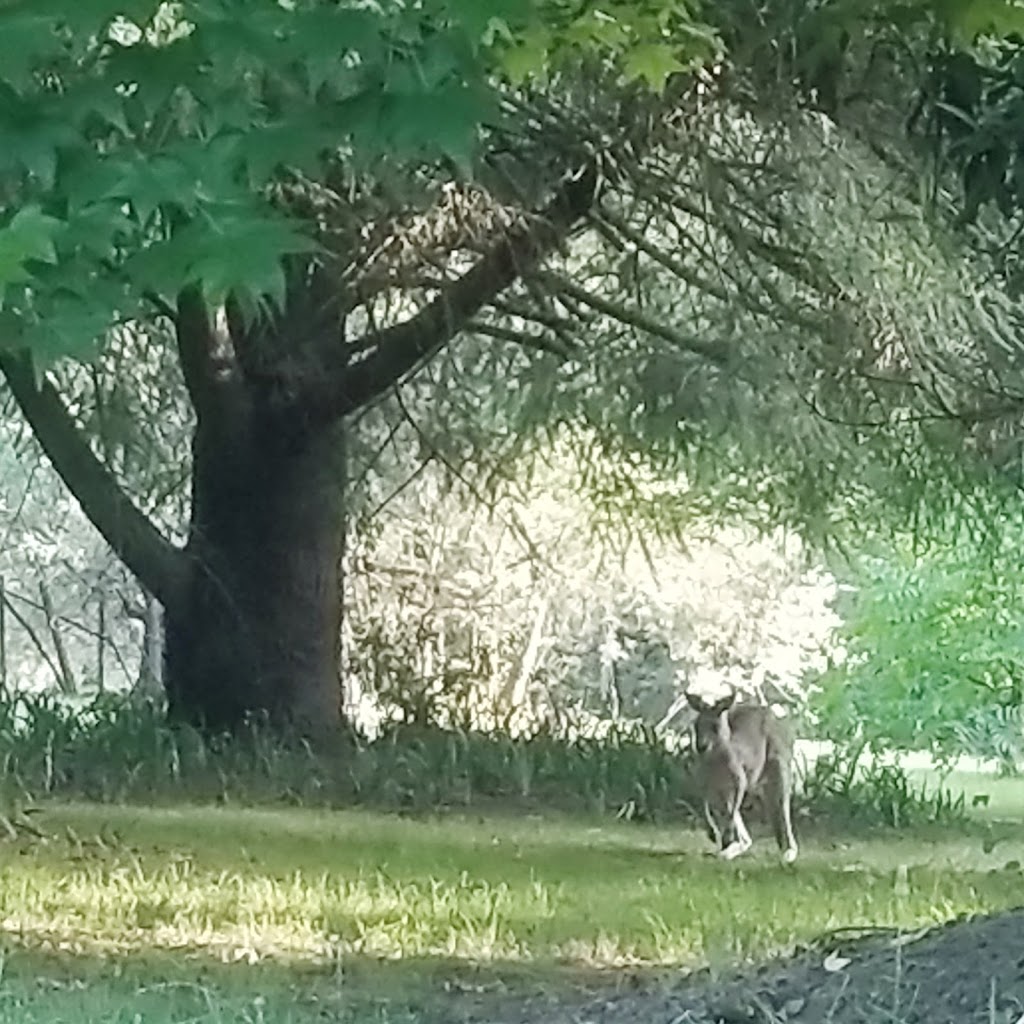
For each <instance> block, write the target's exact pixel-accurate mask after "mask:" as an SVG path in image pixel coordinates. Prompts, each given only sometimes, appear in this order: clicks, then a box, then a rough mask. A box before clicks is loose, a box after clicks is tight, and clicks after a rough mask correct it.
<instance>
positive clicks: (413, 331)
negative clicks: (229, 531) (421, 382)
mask: <svg viewBox="0 0 1024 1024" xmlns="http://www.w3.org/2000/svg"><path fill="white" fill-rule="evenodd" d="M597 185H598V171H597V167H596V165H594V164H589V165H587V166H586V167H585V168H583V169H582V170H581V171H580V172H579V173H578V174H576V175H574V176H573V177H571V178H569V179H567V180H566V181H565V182H564V183H563V184H562V186H561V187H560V188H559V190H558V192H557V194H556V196H555V198H554V199H553V200H552V201H551V202H550V203H549V204H548V205H547V206H546V207H545V208H544V210H543V211H542V212H541V213H540V215H539V216H538V217H535V218H531V220H530V223H529V224H527V225H524V226H522V227H519V228H516V229H515V230H512V231H510V232H509V233H508V234H507V235H506V237H504V238H503V239H502V240H501V241H499V242H497V243H496V244H495V245H494V246H493V248H491V250H490V251H489V252H488V253H487V254H486V255H485V256H484V257H482V258H481V259H480V260H479V261H478V262H477V263H476V264H475V265H474V266H473V267H472V268H471V269H470V270H468V271H466V273H465V274H463V275H462V276H461V277H460V278H458V279H457V280H456V281H453V282H452V284H451V285H449V286H448V287H447V288H445V289H444V291H443V292H442V293H441V294H440V295H439V296H438V297H437V298H436V299H434V300H433V301H432V302H430V303H429V304H428V305H427V306H425V307H424V308H423V309H422V310H420V312H419V313H417V314H416V315H415V316H413V317H411V318H410V319H408V320H406V321H404V322H403V323H400V324H396V325H395V326H393V327H389V328H387V329H386V330H384V331H381V332H380V333H379V334H378V335H377V336H376V337H375V338H372V339H371V340H372V342H373V345H374V351H373V354H372V355H369V356H367V357H366V358H364V359H362V360H360V361H358V362H355V363H352V364H350V365H348V366H347V367H342V368H339V370H338V372H337V373H335V374H332V375H330V377H329V378H328V377H327V376H326V375H325V378H324V379H323V380H322V381H318V382H316V383H314V384H313V385H312V386H311V387H309V388H307V389H304V391H303V393H302V395H301V396H300V397H299V398H298V400H297V401H296V402H295V403H294V405H293V406H291V407H289V408H288V409H287V410H286V417H287V419H291V418H292V417H294V421H295V422H299V423H302V424H304V427H305V429H316V427H317V426H322V425H324V424H326V423H330V422H333V421H334V420H337V419H339V418H340V417H342V416H346V415H348V414H349V413H351V412H354V411H355V410H357V409H359V408H362V407H364V406H366V405H369V404H371V403H372V402H373V401H375V400H376V399H377V398H379V397H380V396H381V395H382V394H383V393H384V392H386V391H387V390H389V389H390V388H392V387H394V385H395V384H397V383H399V382H400V381H401V380H402V379H403V378H404V377H406V376H408V374H410V373H412V372H413V371H414V370H415V369H416V368H417V367H419V366H420V365H421V364H422V363H424V362H425V361H426V360H428V359H430V358H431V357H432V356H434V355H435V354H436V353H437V352H438V351H439V350H440V349H441V348H443V347H444V345H445V344H447V343H448V342H449V341H450V340H451V339H452V338H453V337H455V335H456V334H458V333H459V331H461V330H463V329H464V328H465V327H466V326H467V324H468V323H469V321H470V320H471V319H472V318H473V317H474V316H475V315H476V314H477V313H478V312H479V311H480V309H481V308H483V307H484V306H486V305H487V303H489V302H490V301H491V300H492V299H494V298H495V296H497V295H498V294H499V293H500V292H502V291H503V290H504V289H505V288H507V287H508V286H509V285H510V284H512V283H513V282H514V281H516V280H517V279H518V278H519V277H520V276H521V275H522V274H523V273H524V272H526V271H529V270H531V269H533V268H534V267H535V266H536V265H537V264H538V263H539V262H540V261H541V260H542V259H543V258H544V257H545V256H546V255H547V254H548V253H549V252H550V251H551V250H552V249H554V248H555V247H556V246H557V245H558V243H559V242H560V241H561V240H562V239H563V238H564V237H565V236H566V234H567V233H568V232H569V230H570V229H571V228H572V226H573V225H574V224H575V223H576V222H577V221H579V220H580V218H581V217H583V216H584V215H585V214H586V212H587V210H589V209H590V206H591V204H592V203H593V201H594V196H595V194H596V191H597ZM287 419H286V421H287Z"/></svg>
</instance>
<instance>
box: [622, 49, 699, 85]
mask: <svg viewBox="0 0 1024 1024" xmlns="http://www.w3.org/2000/svg"><path fill="white" fill-rule="evenodd" d="M623 65H624V66H623V73H624V75H625V77H626V79H627V80H629V81H635V80H637V79H641V80H643V81H645V82H646V83H647V84H648V85H649V86H650V87H651V88H652V89H653V90H654V91H655V92H658V93H661V92H663V91H664V89H665V83H666V82H667V81H668V79H669V76H671V75H674V74H676V72H679V71H685V70H686V66H685V65H684V64H683V63H682V62H681V61H680V60H679V57H678V56H677V54H676V48H675V47H674V46H671V45H669V44H668V43H644V44H641V45H639V46H634V47H631V48H630V49H629V50H627V52H626V55H625V58H624V61H623Z"/></svg>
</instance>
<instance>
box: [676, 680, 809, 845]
mask: <svg viewBox="0 0 1024 1024" xmlns="http://www.w3.org/2000/svg"><path fill="white" fill-rule="evenodd" d="M686 700H687V703H689V705H690V707H691V708H693V709H694V711H696V712H697V719H696V721H695V722H694V724H693V738H694V747H695V749H696V751H697V757H698V761H699V764H700V770H701V776H702V785H703V788H704V816H705V818H706V819H707V822H708V829H709V835H710V836H711V838H712V839H713V840H714V842H715V843H716V845H717V846H718V848H719V856H720V857H723V858H725V859H726V860H732V859H733V858H734V857H738V856H739V855H740V854H742V853H746V852H747V850H749V849H750V846H751V838H750V833H749V832H748V831H747V826H746V825H745V824H744V822H743V817H742V815H741V814H740V808H741V806H742V804H743V798H744V797H745V796H746V795H747V793H749V792H750V791H751V790H753V789H755V788H756V787H761V789H762V791H763V793H764V796H765V801H766V804H767V807H768V816H769V818H770V820H771V823H772V828H773V830H774V832H775V840H776V842H777V843H778V844H779V849H780V850H781V851H782V857H783V860H784V861H786V863H792V862H793V861H794V860H796V857H797V844H796V839H795V837H794V836H793V821H792V812H791V797H792V786H793V782H792V780H793V734H792V730H791V729H790V726H789V723H788V722H786V721H784V720H783V719H780V718H777V717H776V716H775V715H774V714H772V711H771V709H770V708H768V707H766V706H765V705H763V704H736V703H735V701H736V694H732V695H730V696H729V697H723V698H722V699H721V700H718V701H715V703H714V704H707V703H706V702H705V701H704V700H702V699H701V698H700V697H698V696H696V695H695V694H690V693H688V694H687V695H686Z"/></svg>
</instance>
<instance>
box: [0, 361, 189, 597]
mask: <svg viewBox="0 0 1024 1024" xmlns="http://www.w3.org/2000/svg"><path fill="white" fill-rule="evenodd" d="M0 373H3V375H4V377H5V378H6V380H7V383H8V385H9V387H10V389H11V392H12V393H13V395H14V397H15V399H16V401H17V403H18V405H19V406H20V407H21V411H22V413H23V414H24V416H25V419H27V420H28V422H29V425H30V426H31V427H32V431H33V433H34V434H35V436H36V439H37V440H38V441H39V443H40V445H42V448H43V450H44V451H45V452H46V454H47V456H48V457H49V459H50V462H51V463H52V464H53V467H54V469H56V470H57V472H58V473H59V474H60V477H61V479H62V480H63V481H64V483H65V484H66V485H67V488H68V490H70V491H71V493H72V494H73V495H74V497H75V498H76V499H77V501H78V503H79V505H81V507H82V511H83V512H85V514H86V515H87V516H88V517H89V519H90V521H91V522H92V524H93V526H95V527H96V529H97V530H99V532H100V533H101V534H102V535H103V537H104V538H105V540H106V541H107V543H108V544H109V545H110V546H111V547H112V548H113V549H114V552H115V553H116V554H117V556H118V557H119V558H120V559H121V561H122V562H124V564H125V565H126V566H127V567H128V569H129V570H130V571H131V572H132V573H134V575H135V576H136V577H137V578H138V579H139V581H140V582H141V583H142V585H143V586H144V587H146V589H147V590H149V591H150V593H152V594H155V595H156V596H157V597H158V598H159V600H160V601H161V603H162V604H163V605H164V606H165V607H167V606H168V605H171V606H173V605H174V604H175V603H176V601H177V595H178V593H179V591H180V588H181V586H182V584H183V581H184V573H185V564H186V563H185V556H184V554H183V553H182V552H181V551H179V550H178V549H177V548H176V547H174V545H172V544H171V543H170V542H169V541H168V540H167V539H166V538H165V537H164V536H163V535H162V534H161V533H160V532H159V531H158V530H157V529H156V527H154V526H153V524H152V523H151V522H150V521H149V520H148V519H147V518H146V517H145V516H144V515H143V514H142V513H141V512H140V511H139V510H138V509H137V508H136V507H135V505H134V504H133V503H132V500H131V499H130V498H129V497H128V495H127V494H125V493H124V491H123V490H122V489H121V488H120V487H119V486H118V484H117V481H116V480H115V479H114V478H113V476H112V475H111V473H110V471H109V470H108V469H107V467H106V466H104V465H103V463H102V462H100V460H99V459H98V458H97V457H96V456H95V454H94V453H93V451H92V449H91V448H90V447H89V445H88V444H87V443H86V441H85V439H84V438H83V436H82V435H81V433H80V432H79V430H78V428H77V427H76V425H75V423H74V420H73V419H72V418H71V415H70V413H69V412H68V410H67V408H66V407H65V406H64V403H63V401H62V400H61V397H60V395H59V394H57V391H56V389H55V388H54V386H53V385H52V384H51V383H50V382H49V381H48V380H43V381H42V382H41V385H40V386H39V387H38V388H37V387H36V381H35V377H34V375H33V372H32V369H31V366H30V364H29V362H28V360H27V359H25V358H22V357H19V356H16V355H11V354H0Z"/></svg>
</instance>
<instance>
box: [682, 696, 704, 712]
mask: <svg viewBox="0 0 1024 1024" xmlns="http://www.w3.org/2000/svg"><path fill="white" fill-rule="evenodd" d="M686 703H687V704H689V705H690V707H691V708H693V710H694V711H703V710H704V709H705V708H706V707H707V704H705V703H704V701H703V699H702V698H701V697H698V696H697V694H695V693H688V694H687V695H686Z"/></svg>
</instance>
